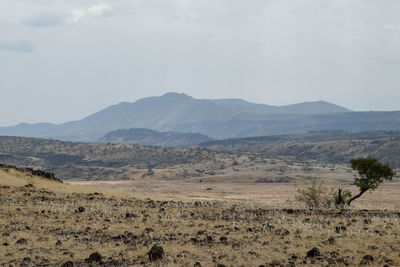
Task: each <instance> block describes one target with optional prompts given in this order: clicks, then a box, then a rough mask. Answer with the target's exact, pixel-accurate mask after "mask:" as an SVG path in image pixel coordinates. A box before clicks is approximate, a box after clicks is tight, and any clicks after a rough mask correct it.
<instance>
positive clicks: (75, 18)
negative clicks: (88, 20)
mask: <svg viewBox="0 0 400 267" xmlns="http://www.w3.org/2000/svg"><path fill="white" fill-rule="evenodd" d="M85 15H86V11H85V10H82V9H73V10H72V11H71V12H70V14H69V17H68V19H67V21H68V23H70V24H74V23H78V22H79V21H80V20H81V19H82V18H83V17H84V16H85Z"/></svg>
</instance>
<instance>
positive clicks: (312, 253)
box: [307, 248, 321, 258]
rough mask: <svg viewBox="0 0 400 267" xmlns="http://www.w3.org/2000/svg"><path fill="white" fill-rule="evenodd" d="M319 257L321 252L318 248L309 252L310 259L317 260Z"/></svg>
mask: <svg viewBox="0 0 400 267" xmlns="http://www.w3.org/2000/svg"><path fill="white" fill-rule="evenodd" d="M318 256H321V252H320V251H319V249H318V248H312V249H311V250H309V251H308V252H307V257H309V258H315V257H318Z"/></svg>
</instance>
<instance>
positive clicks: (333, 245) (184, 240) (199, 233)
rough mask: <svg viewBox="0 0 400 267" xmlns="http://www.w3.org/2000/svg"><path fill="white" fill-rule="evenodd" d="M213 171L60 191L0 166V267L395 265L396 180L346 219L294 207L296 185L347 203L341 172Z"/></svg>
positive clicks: (294, 165)
mask: <svg viewBox="0 0 400 267" xmlns="http://www.w3.org/2000/svg"><path fill="white" fill-rule="evenodd" d="M224 157H225V156H223V157H222V158H220V160H222V159H223V158H224ZM220 163H221V161H218V165H221V164H220ZM223 163H224V164H223V165H224V168H223V171H220V170H219V169H222V168H218V170H217V169H216V170H214V171H213V172H212V173H209V174H210V175H201V177H198V176H196V175H190V173H197V172H199V171H196V170H199V168H200V167H201V166H199V165H196V164H190V166H192V167H188V166H189V165H182V166H176V167H173V168H172V167H171V168H165V169H163V168H154V169H143V170H142V171H137V172H135V175H133V176H132V177H130V179H123V180H114V181H82V180H73V181H70V180H68V181H64V182H63V183H62V182H60V181H57V180H54V179H48V178H45V177H42V176H36V175H35V173H32V171H30V170H27V169H19V168H13V167H10V166H7V165H3V166H2V167H1V169H0V178H1V179H0V183H1V186H0V203H1V208H0V234H1V236H0V238H1V244H0V265H2V266H64V267H67V266H68V267H69V266H219V267H222V266H331V265H332V266H359V265H370V266H399V265H400V252H399V245H400V236H399V233H400V218H399V217H400V213H399V208H400V206H399V205H400V199H399V198H398V196H399V192H400V183H399V182H398V178H394V179H393V180H392V181H390V182H387V183H385V184H383V185H382V186H381V187H379V188H378V189H377V190H376V191H374V192H373V193H371V194H369V193H366V194H365V195H364V196H363V197H362V198H360V199H359V200H357V201H355V202H354V205H352V206H351V208H346V209H307V208H305V207H304V206H303V205H302V203H298V201H296V198H295V196H296V194H297V191H296V188H297V187H298V186H302V183H303V181H304V180H312V179H315V178H318V177H319V178H323V180H324V181H325V185H326V186H327V187H328V188H329V187H332V188H336V187H337V186H340V187H342V188H345V189H350V190H352V191H353V192H356V191H357V188H356V187H355V186H353V185H352V179H353V173H352V172H351V170H349V167H348V166H347V165H346V164H321V163H317V162H304V161H303V162H296V161H295V160H289V159H286V158H281V159H276V158H263V159H262V160H257V159H255V158H252V159H251V160H249V158H248V157H245V156H241V157H236V158H235V160H232V156H231V155H229V156H226V157H225V161H224V162H223ZM202 167H204V168H206V167H207V166H202ZM208 167H209V166H208ZM219 171H220V172H219ZM200 172H203V171H202V170H201V171H200ZM181 173H184V174H186V175H183V176H182V177H183V178H181V179H179V177H180V176H181V175H178V174H181ZM281 181H284V182H281Z"/></svg>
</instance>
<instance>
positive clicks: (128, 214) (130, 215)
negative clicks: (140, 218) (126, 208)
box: [125, 213, 136, 219]
mask: <svg viewBox="0 0 400 267" xmlns="http://www.w3.org/2000/svg"><path fill="white" fill-rule="evenodd" d="M135 217H136V215H135V214H132V213H127V214H125V219H130V218H135Z"/></svg>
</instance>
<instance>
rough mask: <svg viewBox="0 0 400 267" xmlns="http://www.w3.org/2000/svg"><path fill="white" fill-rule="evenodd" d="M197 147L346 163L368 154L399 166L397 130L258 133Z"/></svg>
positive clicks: (399, 146)
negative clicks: (286, 133) (289, 133)
mask: <svg viewBox="0 0 400 267" xmlns="http://www.w3.org/2000/svg"><path fill="white" fill-rule="evenodd" d="M199 147H201V148H207V149H214V150H219V151H221V150H223V151H236V152H238V151H246V152H252V153H258V154H261V155H263V156H265V157H291V158H295V159H297V160H317V161H320V162H330V163H347V162H348V161H349V160H350V159H352V158H356V157H366V156H371V157H375V158H377V159H379V160H381V161H384V162H388V163H389V164H390V165H391V166H392V167H396V168H398V167H400V152H399V151H400V132H399V131H377V132H360V133H349V132H344V131H322V132H312V133H309V134H303V135H277V136H259V137H248V138H235V139H226V140H215V141H210V142H205V143H202V144H200V145H199Z"/></svg>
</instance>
